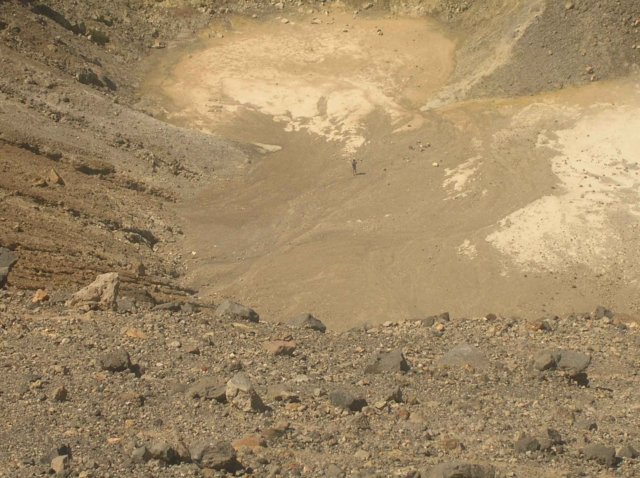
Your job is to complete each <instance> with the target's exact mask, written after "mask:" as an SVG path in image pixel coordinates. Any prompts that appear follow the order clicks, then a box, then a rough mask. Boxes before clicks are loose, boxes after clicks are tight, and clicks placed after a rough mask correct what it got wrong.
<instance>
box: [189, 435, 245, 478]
mask: <svg viewBox="0 0 640 478" xmlns="http://www.w3.org/2000/svg"><path fill="white" fill-rule="evenodd" d="M189 451H190V453H191V459H192V460H193V461H194V462H195V463H196V464H197V465H198V466H199V467H200V468H205V469H207V468H208V469H212V470H224V471H228V472H230V473H234V472H236V471H239V470H241V469H242V468H243V467H242V465H241V464H240V463H238V460H237V458H236V451H235V449H234V448H233V446H232V445H231V443H229V442H226V441H221V442H216V443H198V444H196V445H194V446H193V447H191V448H190V450H189Z"/></svg>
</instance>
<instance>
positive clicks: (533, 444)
mask: <svg viewBox="0 0 640 478" xmlns="http://www.w3.org/2000/svg"><path fill="white" fill-rule="evenodd" d="M514 448H515V450H516V452H517V453H527V452H534V451H538V450H539V449H540V442H539V441H538V439H537V438H535V437H532V436H530V435H524V436H521V437H520V438H518V440H517V441H516V443H515V445H514Z"/></svg>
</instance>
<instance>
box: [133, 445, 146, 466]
mask: <svg viewBox="0 0 640 478" xmlns="http://www.w3.org/2000/svg"><path fill="white" fill-rule="evenodd" d="M150 459H151V453H149V450H148V449H147V447H146V446H139V447H137V448H135V449H134V450H133V452H131V461H132V462H133V463H146V462H147V461H149V460H150Z"/></svg>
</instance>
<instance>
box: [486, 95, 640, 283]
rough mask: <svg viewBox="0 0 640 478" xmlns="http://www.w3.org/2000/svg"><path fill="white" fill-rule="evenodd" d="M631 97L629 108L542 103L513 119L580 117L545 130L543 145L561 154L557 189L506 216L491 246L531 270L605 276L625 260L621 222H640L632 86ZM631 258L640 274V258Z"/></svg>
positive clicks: (639, 139)
mask: <svg viewBox="0 0 640 478" xmlns="http://www.w3.org/2000/svg"><path fill="white" fill-rule="evenodd" d="M627 94H628V96H627V98H625V100H626V101H625V104H623V105H611V104H601V105H598V104H594V105H592V106H589V107H577V106H573V107H565V108H558V106H557V105H556V104H549V105H542V104H539V105H536V108H530V109H527V110H524V111H523V113H521V114H520V115H518V116H517V117H516V118H515V122H520V123H522V122H524V123H527V122H538V121H540V118H541V117H544V118H545V120H546V121H547V122H548V123H552V122H553V121H554V119H557V118H558V117H562V116H570V117H572V118H575V117H578V118H579V119H578V120H577V122H576V123H575V124H574V125H572V126H571V127H570V128H567V129H561V130H559V131H555V132H550V131H542V132H541V133H540V137H539V140H538V144H537V147H539V148H551V149H552V150H554V151H555V152H556V155H555V157H554V158H553V159H552V160H551V167H552V171H553V173H554V174H555V175H556V176H557V178H558V185H557V189H556V191H557V192H555V193H554V194H550V195H545V196H543V197H541V198H540V199H537V200H536V201H534V202H532V203H531V204H528V205H527V206H525V207H523V208H521V209H519V210H517V211H515V212H513V213H512V214H509V215H508V216H507V217H505V218H504V219H502V220H501V221H500V228H499V229H498V231H496V232H494V233H492V234H490V235H489V236H488V237H487V240H488V241H489V242H490V243H491V244H493V245H494V246H495V247H497V248H498V249H499V250H501V251H502V252H504V253H506V254H508V255H509V256H511V257H512V258H513V260H514V261H515V262H517V263H518V264H520V265H521V266H523V267H526V268H533V267H537V268H544V269H551V270H558V269H562V268H566V267H567V266H569V265H570V264H581V265H585V266H587V267H589V268H590V269H592V270H594V271H595V272H597V273H605V272H606V271H607V270H608V269H610V268H611V267H612V265H613V264H615V263H617V262H619V261H620V260H621V256H620V253H619V252H620V251H621V250H623V249H624V248H625V244H624V243H623V240H624V239H623V238H622V237H621V235H620V233H619V231H618V227H617V225H616V223H615V221H618V220H620V218H621V217H622V218H625V220H626V221H627V222H628V223H629V224H634V223H636V224H637V223H638V219H639V218H640V133H639V132H640V95H639V94H638V91H637V89H635V91H634V89H631V88H630V89H628V91H627ZM528 117H529V118H528ZM626 260H631V261H633V262H632V263H631V264H628V266H629V268H630V269H635V270H640V258H638V257H637V256H635V255H634V256H632V257H630V258H627V259H626Z"/></svg>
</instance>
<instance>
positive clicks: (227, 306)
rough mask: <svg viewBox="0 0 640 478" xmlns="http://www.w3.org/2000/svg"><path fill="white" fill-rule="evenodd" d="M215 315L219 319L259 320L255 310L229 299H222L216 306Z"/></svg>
mask: <svg viewBox="0 0 640 478" xmlns="http://www.w3.org/2000/svg"><path fill="white" fill-rule="evenodd" d="M215 316H216V317H218V318H221V319H227V320H246V321H248V322H258V321H259V320H260V316H259V315H258V313H257V312H256V311H255V310H253V309H251V308H249V307H245V306H244V305H241V304H238V303H236V302H232V301H230V300H225V301H223V302H222V303H221V304H220V305H219V306H218V307H217V308H216V312H215Z"/></svg>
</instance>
